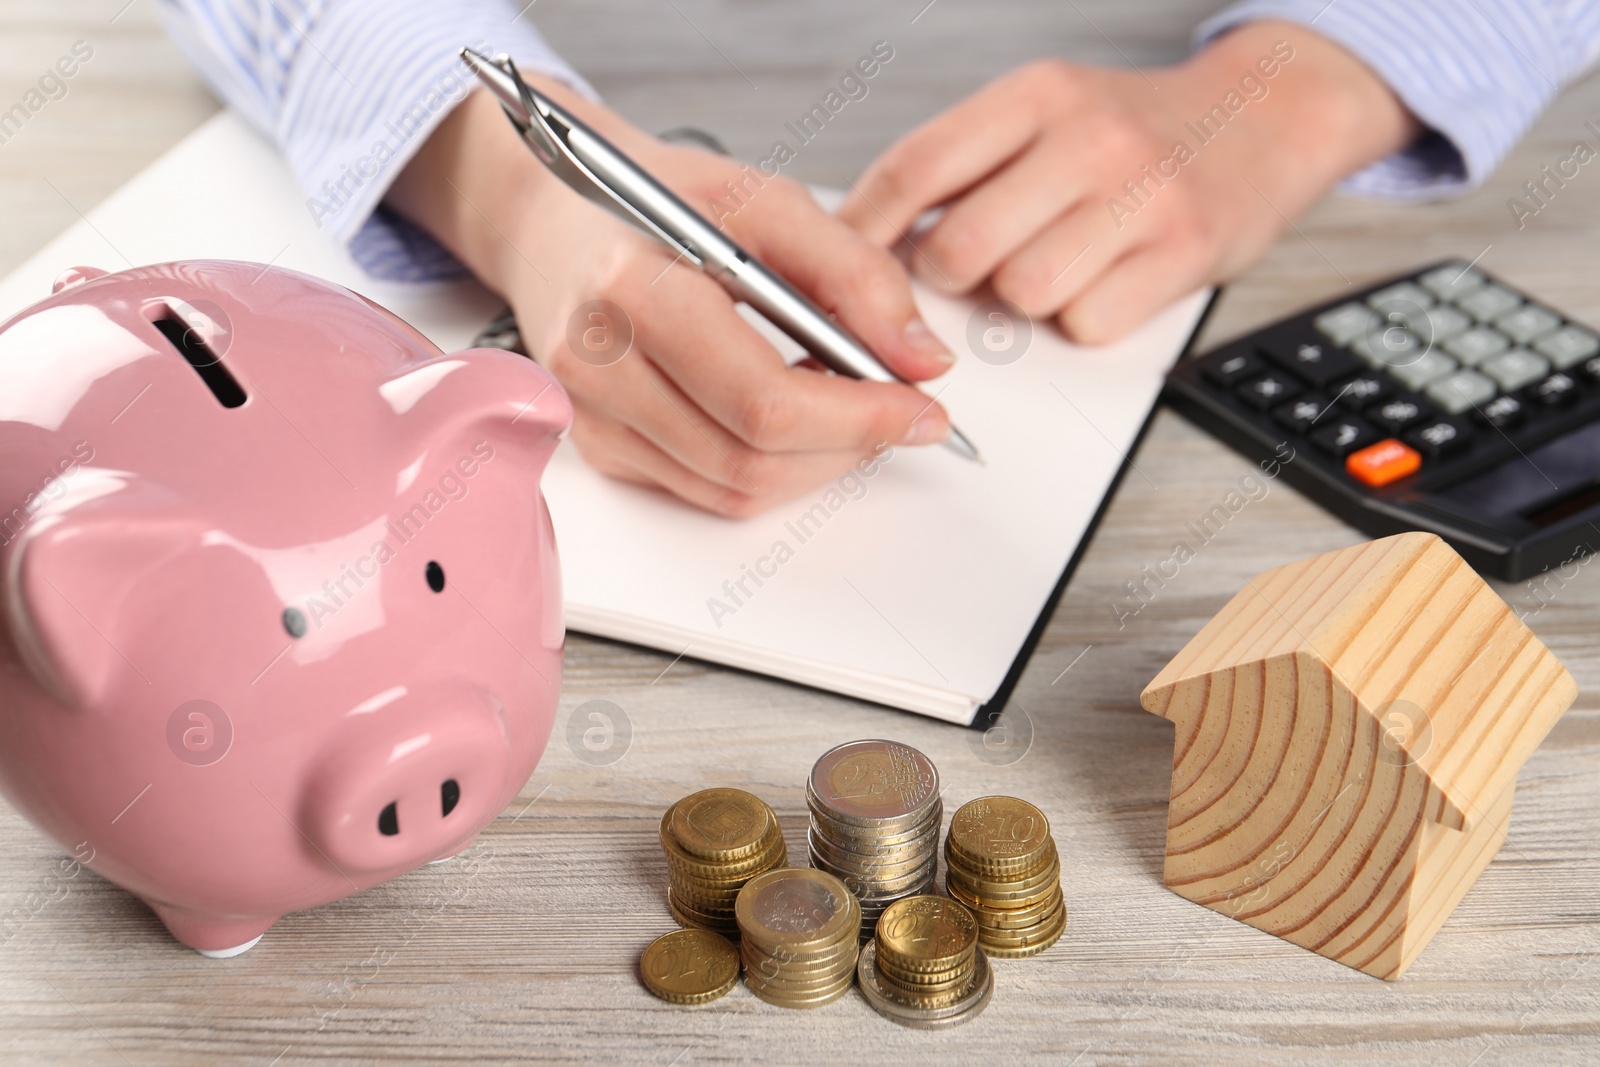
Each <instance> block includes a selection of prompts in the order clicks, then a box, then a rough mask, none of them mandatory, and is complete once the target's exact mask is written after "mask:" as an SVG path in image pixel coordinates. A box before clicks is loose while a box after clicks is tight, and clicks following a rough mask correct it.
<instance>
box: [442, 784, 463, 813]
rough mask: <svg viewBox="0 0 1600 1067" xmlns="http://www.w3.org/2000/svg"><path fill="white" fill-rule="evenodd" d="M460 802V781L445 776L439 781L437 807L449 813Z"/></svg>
mask: <svg viewBox="0 0 1600 1067" xmlns="http://www.w3.org/2000/svg"><path fill="white" fill-rule="evenodd" d="M459 803H461V783H459V782H457V781H456V780H455V779H454V778H446V779H445V780H444V781H442V782H440V783H439V807H440V809H441V810H442V811H443V812H444V814H446V815H449V814H450V813H451V812H452V811H455V810H456V805H457V804H459Z"/></svg>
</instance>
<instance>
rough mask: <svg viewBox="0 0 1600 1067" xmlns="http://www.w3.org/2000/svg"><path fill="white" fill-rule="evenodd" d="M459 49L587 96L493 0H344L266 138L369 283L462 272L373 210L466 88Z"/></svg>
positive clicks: (310, 34)
mask: <svg viewBox="0 0 1600 1067" xmlns="http://www.w3.org/2000/svg"><path fill="white" fill-rule="evenodd" d="M463 45H469V46H471V47H472V48H474V49H476V50H478V51H481V52H484V53H487V54H491V55H492V54H494V53H497V52H507V53H509V54H510V55H511V56H512V57H513V58H515V59H516V61H517V65H518V67H519V68H521V69H522V70H524V71H531V72H537V73H541V74H546V75H549V76H551V77H554V78H558V79H560V80H561V81H563V82H565V83H566V84H568V85H570V86H571V87H572V88H574V89H575V90H577V91H578V92H580V93H583V94H584V95H586V96H588V97H590V98H591V99H596V98H597V94H596V93H595V91H594V89H593V88H591V87H590V86H589V85H588V83H587V82H585V81H584V80H583V79H582V78H581V77H579V75H578V74H577V73H576V72H575V71H574V70H573V69H572V68H571V67H569V66H567V64H566V63H564V62H563V61H562V60H561V59H560V57H558V56H557V55H556V54H555V52H554V51H553V50H552V49H551V48H550V46H549V45H548V44H546V43H545V41H544V39H543V38H542V37H541V36H540V35H539V33H538V31H537V30H535V29H534V28H533V27H532V26H531V25H530V24H529V23H528V22H527V19H526V16H525V15H521V14H519V12H518V10H517V8H516V7H513V6H511V5H510V4H509V3H505V2H502V0H487V2H479V3H472V4H461V3H440V2H438V0H346V2H343V3H338V4H331V5H329V6H328V8H327V9H326V10H325V12H324V14H323V16H322V18H320V19H318V20H317V22H316V23H315V24H314V25H313V26H311V27H310V28H309V30H308V31H307V32H306V35H305V41H304V47H302V48H301V49H300V50H299V52H298V56H297V59H296V61H295V63H294V65H293V67H292V68H291V69H290V71H289V75H288V79H287V81H286V84H285V87H284V98H283V106H282V108H281V110H280V111H279V116H278V129H277V130H276V131H275V132H276V134H277V139H278V142H279V144H280V145H282V147H283V151H284V155H285V157H286V158H287V160H288V162H289V166H290V168H291V169H292V170H293V172H294V174H295V177H296V179H297V180H298V181H299V183H300V185H301V188H302V190H303V191H304V192H305V193H306V196H307V199H306V209H307V210H308V211H310V212H311V217H312V218H313V220H315V222H316V224H317V228H318V229H320V230H322V231H323V232H324V233H325V234H327V235H328V237H329V238H330V239H331V240H333V241H336V242H338V243H341V244H344V245H346V246H347V247H348V248H349V250H350V254H351V256H352V257H353V258H354V259H355V261H356V262H357V263H358V264H359V265H360V266H361V267H362V268H363V269H364V270H366V271H367V272H368V273H369V274H371V275H373V276H374V277H378V278H383V279H386V280H394V281H428V280H433V279H439V278H448V277H454V276H458V275H460V274H463V273H465V268H463V267H462V266H461V264H460V263H459V262H457V261H456V259H455V258H454V257H453V256H451V255H450V254H449V253H448V252H447V251H445V249H444V248H443V247H442V246H441V245H440V244H439V243H438V242H437V241H435V240H434V239H433V238H432V237H430V236H429V235H428V234H427V233H425V232H424V231H423V230H421V229H420V228H419V227H417V226H415V225H413V224H412V223H410V222H409V221H407V220H406V219H404V218H403V217H402V216H400V215H399V214H397V213H396V212H393V211H391V210H389V209H387V208H386V207H384V206H383V203H382V201H383V197H384V195H385V194H386V193H387V192H388V190H389V186H390V185H391V184H393V182H394V181H395V179H396V178H398V177H399V175H400V172H401V171H402V170H403V169H404V168H405V165H406V164H407V163H408V162H410V160H411V158H412V157H413V156H414V155H416V153H417V151H418V150H419V149H420V148H421V147H422V145H423V142H425V141H426V140H427V139H428V137H429V136H430V135H431V134H432V133H433V131H434V129H435V128H436V127H437V126H438V125H439V124H440V123H441V122H443V121H444V119H445V116H447V115H449V114H450V112H451V111H452V110H454V109H455V107H456V105H457V104H460V103H461V102H462V101H463V100H465V99H466V98H467V95H468V94H469V93H470V92H471V91H472V90H473V89H475V88H476V87H477V85H478V81H477V78H475V77H474V76H473V74H472V72H471V71H469V70H468V69H467V68H466V65H465V64H463V63H462V62H461V58H460V55H459V53H460V51H461V47H462V46H463Z"/></svg>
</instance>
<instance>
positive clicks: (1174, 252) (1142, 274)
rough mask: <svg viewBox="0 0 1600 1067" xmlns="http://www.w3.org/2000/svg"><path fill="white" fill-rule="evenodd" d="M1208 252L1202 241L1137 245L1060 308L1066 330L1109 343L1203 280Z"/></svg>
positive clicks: (1086, 339) (1082, 339) (1084, 340)
mask: <svg viewBox="0 0 1600 1067" xmlns="http://www.w3.org/2000/svg"><path fill="white" fill-rule="evenodd" d="M1209 270H1210V255H1209V253H1208V252H1207V251H1206V250H1205V248H1204V247H1203V246H1201V245H1198V244H1194V245H1178V246H1174V245H1172V244H1171V243H1158V244H1150V245H1144V246H1142V247H1139V248H1135V249H1134V250H1132V251H1131V252H1129V253H1128V255H1126V256H1124V257H1123V258H1122V259H1119V260H1118V261H1117V262H1115V263H1113V264H1112V265H1111V266H1110V268H1109V269H1107V270H1106V271H1105V272H1104V273H1103V274H1101V275H1100V277H1099V278H1097V279H1096V280H1095V281H1094V283H1093V284H1091V285H1090V286H1089V287H1088V288H1087V289H1085V290H1084V291H1083V293H1082V294H1081V295H1079V296H1078V297H1077V299H1075V300H1073V301H1072V302H1071V303H1070V304H1068V305H1067V307H1066V309H1065V310H1064V311H1062V312H1061V314H1060V316H1059V320H1058V321H1059V322H1060V324H1061V329H1062V331H1063V332H1064V333H1065V334H1066V335H1067V336H1068V337H1070V338H1072V339H1073V340H1074V341H1077V342H1079V343H1081V344H1093V345H1100V344H1109V343H1111V342H1112V341H1116V340H1120V339H1121V338H1123V337H1125V336H1127V335H1128V334H1130V333H1132V332H1133V331H1134V330H1136V329H1138V328H1139V327H1140V326H1142V325H1144V324H1145V323H1146V322H1148V321H1149V320H1150V319H1151V318H1152V317H1153V316H1154V315H1155V314H1156V313H1157V312H1159V311H1161V310H1162V309H1163V308H1165V307H1166V306H1167V305H1169V304H1171V303H1172V302H1173V301H1174V300H1177V299H1178V298H1180V297H1183V296H1186V295H1188V294H1189V293H1191V292H1193V291H1194V290H1195V289H1198V288H1199V287H1200V286H1201V285H1202V284H1204V283H1205V281H1206V279H1207V277H1208V273H1209Z"/></svg>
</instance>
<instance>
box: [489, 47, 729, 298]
mask: <svg viewBox="0 0 1600 1067" xmlns="http://www.w3.org/2000/svg"><path fill="white" fill-rule="evenodd" d="M490 62H492V63H494V65H495V66H497V67H499V68H500V69H501V70H502V71H504V72H505V74H506V76H507V77H509V78H510V79H511V81H512V83H513V84H514V85H515V86H516V90H517V94H518V95H519V96H520V97H521V98H522V106H523V108H524V109H525V110H526V111H527V113H528V121H527V123H526V124H524V123H523V122H522V121H520V116H518V115H517V114H515V113H514V112H512V110H511V109H510V108H509V107H507V106H506V105H505V104H504V103H502V104H501V107H502V109H504V111H505V113H506V116H507V117H508V118H510V119H511V122H512V125H514V126H516V127H517V129H518V130H520V131H521V133H522V139H523V140H524V141H525V142H527V144H528V147H529V148H531V149H533V153H534V155H536V156H538V157H539V162H541V163H543V164H544V165H545V166H546V167H547V168H549V170H550V171H551V172H552V173H554V174H555V176H556V177H558V178H560V179H561V180H562V181H563V182H565V183H566V184H567V186H568V188H570V189H572V191H573V192H575V193H577V194H578V195H579V196H581V197H583V198H584V199H585V200H588V201H589V202H590V203H593V204H597V205H599V206H600V207H602V208H605V209H606V210H607V211H609V212H611V214H613V215H615V216H616V217H617V218H619V219H621V220H622V221H623V222H626V223H628V224H629V225H631V226H633V227H634V228H635V229H638V230H640V231H642V232H643V233H644V235H645V236H646V237H653V238H655V239H656V240H658V241H660V242H661V243H662V244H665V245H666V246H667V247H668V248H670V249H672V250H673V251H675V252H676V253H677V254H678V255H680V256H682V257H684V258H685V259H687V260H689V262H691V263H693V264H694V265H695V266H697V267H698V266H700V265H701V264H702V259H701V257H700V256H699V255H698V254H696V253H695V251H694V250H693V249H691V248H689V247H687V246H686V245H684V243H683V242H682V241H679V240H678V239H677V238H676V237H673V236H672V235H671V234H670V233H668V232H667V231H666V230H664V229H662V228H661V227H660V226H658V225H657V224H656V222H655V220H653V219H651V218H650V216H648V215H646V214H644V213H643V212H641V211H640V210H639V209H638V208H636V207H634V206H633V205H632V204H631V203H629V202H628V201H627V200H625V199H624V198H622V197H621V196H618V195H617V194H616V193H615V192H614V191H612V189H611V186H610V185H608V184H607V183H606V182H604V181H602V180H600V178H598V177H596V176H595V174H594V172H593V171H591V170H590V169H589V168H588V167H587V166H586V165H584V162H583V160H581V159H579V158H578V156H577V155H576V154H575V153H574V152H573V151H572V148H571V146H570V145H569V143H568V141H569V139H570V138H571V136H572V129H573V128H572V127H571V126H568V125H566V124H565V123H562V124H561V125H560V127H559V128H558V127H557V125H556V123H557V122H559V119H558V117H557V116H556V115H554V114H553V113H549V112H547V111H546V110H545V109H542V108H540V107H539V105H538V102H537V100H536V99H535V97H534V94H533V90H532V89H530V88H529V87H528V83H527V82H525V81H523V80H522V75H521V74H519V73H518V72H517V66H516V64H515V63H514V62H512V59H511V57H510V56H508V55H504V54H502V55H498V56H495V57H494V59H492V60H491V61H490Z"/></svg>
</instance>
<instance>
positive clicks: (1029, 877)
mask: <svg viewBox="0 0 1600 1067" xmlns="http://www.w3.org/2000/svg"><path fill="white" fill-rule="evenodd" d="M944 858H945V862H946V863H947V864H949V867H950V869H951V870H952V871H955V872H956V873H957V874H959V875H961V876H962V877H964V878H966V879H967V880H968V881H970V882H972V883H974V884H976V885H988V886H993V887H994V888H995V889H1022V888H1025V887H1027V886H1030V885H1039V884H1040V883H1042V882H1046V881H1050V880H1052V879H1055V878H1058V877H1060V875H1061V857H1060V856H1059V855H1057V853H1056V846H1055V842H1054V841H1051V842H1049V843H1048V844H1046V845H1045V847H1044V848H1042V849H1040V850H1039V853H1038V855H1037V857H1036V858H1035V860H1034V862H1033V864H1032V866H1030V867H1027V868H1026V869H1021V870H1014V871H1007V872H1005V873H1004V874H996V873H994V872H993V871H987V870H983V869H980V868H976V867H973V866H972V865H971V864H970V863H968V862H967V861H966V859H964V858H963V857H962V856H961V854H960V853H958V852H956V851H955V850H953V849H952V848H951V847H950V844H949V842H948V841H947V842H946V843H945V849H944Z"/></svg>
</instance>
